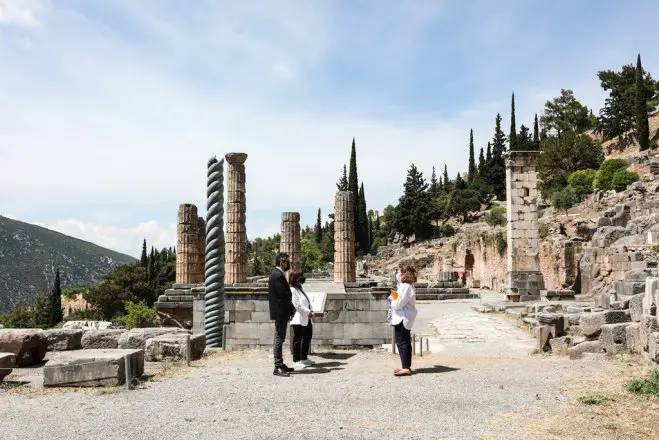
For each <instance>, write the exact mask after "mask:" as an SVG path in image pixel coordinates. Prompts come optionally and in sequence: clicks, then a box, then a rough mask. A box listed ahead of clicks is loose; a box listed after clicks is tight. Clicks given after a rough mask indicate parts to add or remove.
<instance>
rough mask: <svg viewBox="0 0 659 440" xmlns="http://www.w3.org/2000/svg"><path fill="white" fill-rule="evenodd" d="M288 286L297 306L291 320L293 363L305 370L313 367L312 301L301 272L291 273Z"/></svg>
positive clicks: (294, 304)
mask: <svg viewBox="0 0 659 440" xmlns="http://www.w3.org/2000/svg"><path fill="white" fill-rule="evenodd" d="M288 284H289V285H290V286H291V294H292V296H293V298H292V300H293V306H295V315H294V316H293V319H292V320H291V326H292V327H293V362H294V363H295V366H296V367H298V368H304V367H307V366H309V365H313V362H312V361H310V360H309V359H307V356H308V355H309V346H310V345H311V337H312V336H313V326H312V324H311V319H312V318H313V317H314V313H313V310H311V301H310V300H309V297H308V296H307V294H306V293H304V290H303V289H302V284H304V274H303V273H302V272H300V271H294V272H293V273H291V277H290V280H289V281H288Z"/></svg>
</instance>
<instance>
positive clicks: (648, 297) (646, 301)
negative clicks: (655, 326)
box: [643, 278, 659, 315]
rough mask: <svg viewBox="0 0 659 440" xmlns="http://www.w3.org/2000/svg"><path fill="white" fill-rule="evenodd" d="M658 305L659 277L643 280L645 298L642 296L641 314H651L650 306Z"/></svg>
mask: <svg viewBox="0 0 659 440" xmlns="http://www.w3.org/2000/svg"><path fill="white" fill-rule="evenodd" d="M653 305H654V306H655V315H656V314H657V312H656V308H657V307H659V278H647V279H646V280H645V298H643V314H645V315H652V306H653Z"/></svg>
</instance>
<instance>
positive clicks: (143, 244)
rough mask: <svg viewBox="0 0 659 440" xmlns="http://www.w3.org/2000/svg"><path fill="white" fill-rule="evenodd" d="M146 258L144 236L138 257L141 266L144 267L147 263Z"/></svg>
mask: <svg viewBox="0 0 659 440" xmlns="http://www.w3.org/2000/svg"><path fill="white" fill-rule="evenodd" d="M146 260H147V257H146V238H145V239H144V241H143V242H142V256H141V257H140V264H141V265H142V267H146V263H147V261H146Z"/></svg>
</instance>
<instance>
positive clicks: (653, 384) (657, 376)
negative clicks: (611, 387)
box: [627, 370, 659, 396]
mask: <svg viewBox="0 0 659 440" xmlns="http://www.w3.org/2000/svg"><path fill="white" fill-rule="evenodd" d="M627 391H629V392H630V393H634V394H641V395H646V396H659V370H654V371H653V372H652V374H651V375H650V377H648V378H647V379H635V380H632V381H631V382H629V383H628V384H627Z"/></svg>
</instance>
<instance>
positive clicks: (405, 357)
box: [394, 322, 412, 368]
mask: <svg viewBox="0 0 659 440" xmlns="http://www.w3.org/2000/svg"><path fill="white" fill-rule="evenodd" d="M394 332H395V334H396V346H397V347H398V353H399V354H400V362H401V364H402V365H403V368H410V367H411V366H412V339H411V335H410V331H409V330H408V329H406V328H405V326H404V325H403V323H402V322H400V323H398V324H396V325H395V326H394Z"/></svg>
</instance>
